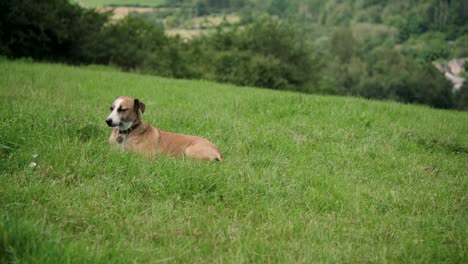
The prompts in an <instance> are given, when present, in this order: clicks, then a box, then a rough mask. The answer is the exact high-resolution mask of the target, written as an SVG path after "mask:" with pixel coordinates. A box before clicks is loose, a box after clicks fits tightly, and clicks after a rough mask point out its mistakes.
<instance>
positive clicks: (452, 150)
mask: <svg viewBox="0 0 468 264" xmlns="http://www.w3.org/2000/svg"><path fill="white" fill-rule="evenodd" d="M0 72H1V73H2V74H0V105H1V109H2V112H1V115H0V186H1V187H0V238H1V239H0V263H11V262H13V263H134V262H136V263H166V262H170V263H246V262H247V263H252V262H253V263H313V262H325V263H369V262H373V263H388V262H391V263H414V262H416V263H441V262H443V263H467V261H468V256H467V254H468V253H467V252H468V248H467V247H468V206H467V202H468V185H467V183H468V165H467V164H468V113H466V112H456V111H446V110H435V109H430V108H428V107H422V106H413V105H404V104H398V103H393V102H375V101H368V100H363V99H356V98H344V97H331V96H315V95H304V94H299V93H292V92H281V91H272V90H266V89H256V88H250V87H235V86H231V85H223V84H217V83H212V82H206V81H196V80H171V79H164V78H158V77H152V76H143V75H137V74H130V73H122V72H118V71H115V70H113V69H111V68H107V67H101V66H92V67H81V68H80V67H69V66H63V65H53V64H39V63H30V62H9V61H5V60H2V61H0ZM118 95H129V96H133V97H138V98H139V99H140V100H141V101H143V102H144V103H146V112H145V114H144V115H143V117H144V119H145V120H146V121H147V122H149V123H150V124H153V125H156V126H158V127H159V128H161V129H164V130H168V131H174V132H179V133H185V134H194V135H199V136H203V137H206V138H208V139H209V140H211V141H213V142H214V143H215V144H217V145H218V146H219V148H220V150H221V151H222V152H223V154H224V156H225V161H224V162H222V163H208V162H200V161H194V160H189V159H173V158H170V157H165V156H160V157H157V158H155V159H154V160H147V159H145V158H144V157H141V156H139V155H136V154H129V153H123V152H120V151H116V150H114V151H111V150H110V149H109V146H108V142H107V140H108V136H109V133H110V129H109V128H108V127H107V126H106V125H105V122H104V119H105V118H106V116H107V115H108V111H109V110H108V109H109V106H110V103H111V102H112V101H113V100H114V98H115V97H116V96H118Z"/></svg>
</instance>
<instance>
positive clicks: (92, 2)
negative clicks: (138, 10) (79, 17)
mask: <svg viewBox="0 0 468 264" xmlns="http://www.w3.org/2000/svg"><path fill="white" fill-rule="evenodd" d="M75 2H78V3H81V4H82V5H84V6H87V7H103V6H110V5H122V6H128V5H132V6H133V5H140V6H154V7H157V6H160V5H162V4H165V3H166V0H75Z"/></svg>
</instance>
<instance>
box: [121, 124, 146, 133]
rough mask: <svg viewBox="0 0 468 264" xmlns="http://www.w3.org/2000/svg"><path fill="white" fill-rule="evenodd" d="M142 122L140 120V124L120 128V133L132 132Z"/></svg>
mask: <svg viewBox="0 0 468 264" xmlns="http://www.w3.org/2000/svg"><path fill="white" fill-rule="evenodd" d="M140 124H141V123H140V122H138V124H136V125H133V126H132V127H131V128H129V129H127V130H119V134H128V133H130V132H132V131H133V130H134V129H135V128H137V127H138V126H139V125H140Z"/></svg>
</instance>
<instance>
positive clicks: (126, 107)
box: [106, 96, 145, 130]
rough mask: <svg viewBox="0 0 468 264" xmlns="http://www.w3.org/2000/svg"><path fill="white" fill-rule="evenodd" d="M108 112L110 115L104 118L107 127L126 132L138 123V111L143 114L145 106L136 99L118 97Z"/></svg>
mask: <svg viewBox="0 0 468 264" xmlns="http://www.w3.org/2000/svg"><path fill="white" fill-rule="evenodd" d="M110 111H111V113H110V115H109V116H108V117H107V118H106V123H107V125H108V126H110V127H118V128H119V129H120V130H127V129H129V128H130V127H132V125H134V124H137V123H138V122H139V121H140V111H141V113H144V112H145V104H144V103H142V102H140V100H138V99H133V98H130V97H127V96H119V97H117V98H115V100H114V102H113V103H112V105H111V107H110Z"/></svg>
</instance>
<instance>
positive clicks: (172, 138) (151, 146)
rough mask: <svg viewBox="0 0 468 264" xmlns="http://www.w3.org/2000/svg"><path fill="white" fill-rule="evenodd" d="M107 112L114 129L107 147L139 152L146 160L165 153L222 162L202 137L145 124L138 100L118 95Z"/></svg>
mask: <svg viewBox="0 0 468 264" xmlns="http://www.w3.org/2000/svg"><path fill="white" fill-rule="evenodd" d="M110 110H111V113H110V115H109V116H108V117H107V119H106V123H107V125H109V126H110V127H113V128H114V129H113V130H112V133H111V135H110V138H109V143H110V144H111V145H117V146H119V147H120V148H121V149H124V150H131V151H135V152H139V153H143V154H144V155H145V156H147V157H153V156H155V155H157V154H169V155H172V156H187V157H191V158H196V159H202V160H218V161H221V160H223V156H222V155H221V153H220V152H219V150H218V148H217V147H216V146H215V145H214V144H213V143H211V142H210V141H208V140H206V139H204V138H201V137H196V136H189V135H182V134H175V133H170V132H166V131H162V130H160V129H158V128H155V127H152V126H150V125H148V124H147V123H145V122H144V121H143V120H141V114H140V111H141V113H144V112H145V104H144V103H142V102H140V101H139V100H138V99H133V98H130V97H127V96H119V97H117V98H116V99H115V101H114V102H113V103H112V106H111V108H110Z"/></svg>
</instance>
